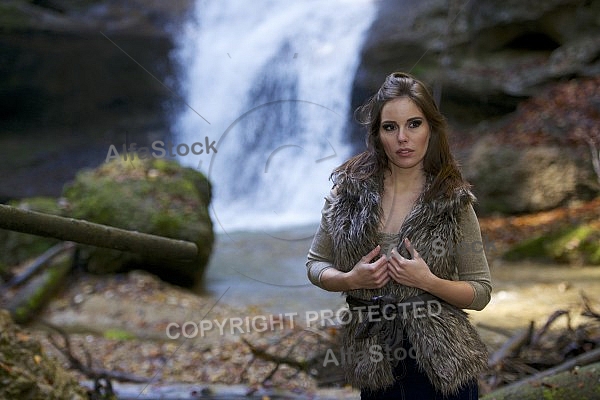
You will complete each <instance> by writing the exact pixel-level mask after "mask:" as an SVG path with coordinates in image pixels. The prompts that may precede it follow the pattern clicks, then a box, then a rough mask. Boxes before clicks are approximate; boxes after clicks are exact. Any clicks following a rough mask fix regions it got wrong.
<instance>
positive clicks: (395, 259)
mask: <svg viewBox="0 0 600 400" xmlns="http://www.w3.org/2000/svg"><path fill="white" fill-rule="evenodd" d="M404 245H405V246H406V248H407V249H408V252H409V253H410V255H411V256H412V259H411V260H409V259H407V258H404V257H402V255H400V253H398V250H397V249H395V248H394V249H393V250H392V252H391V257H390V258H389V259H388V269H389V275H390V277H391V278H392V279H393V280H394V281H396V282H397V283H399V284H401V285H405V286H412V287H416V288H419V289H423V290H426V288H428V287H429V286H430V283H431V282H432V280H433V279H434V278H435V275H434V274H433V273H432V272H431V270H430V269H429V266H428V265H427V263H426V262H425V260H423V258H422V257H421V256H420V255H419V253H418V252H417V250H416V249H415V248H414V247H413V245H412V243H410V240H408V238H406V239H404Z"/></svg>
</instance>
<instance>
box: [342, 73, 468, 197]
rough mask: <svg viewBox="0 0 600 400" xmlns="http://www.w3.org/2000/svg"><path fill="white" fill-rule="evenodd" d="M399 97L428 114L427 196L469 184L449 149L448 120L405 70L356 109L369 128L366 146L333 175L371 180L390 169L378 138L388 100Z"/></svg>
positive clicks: (387, 80)
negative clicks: (428, 184)
mask: <svg viewBox="0 0 600 400" xmlns="http://www.w3.org/2000/svg"><path fill="white" fill-rule="evenodd" d="M399 97H405V98H408V99H410V100H412V101H413V102H414V103H415V104H416V105H417V106H418V107H419V109H420V110H421V112H422V113H423V115H424V116H425V119H426V120H427V122H428V123H429V127H430V129H431V134H430V135H429V145H428V148H427V152H426V153H425V158H424V160H423V168H424V171H425V174H426V175H429V176H431V177H433V182H432V184H431V186H430V188H429V190H428V192H427V193H425V197H426V199H431V198H433V197H435V196H436V195H437V194H440V193H444V194H450V193H451V192H453V191H454V190H456V189H458V188H468V187H469V184H468V183H467V182H466V181H465V180H464V179H463V177H462V174H461V173H460V170H459V168H458V164H457V163H456V160H455V159H454V157H453V155H452V153H451V152H450V145H449V144H448V134H447V125H446V119H445V118H444V116H443V115H442V114H441V113H440V111H439V109H438V107H437V105H436V104H435V101H434V100H433V97H432V96H431V93H430V92H429V90H428V89H427V87H426V86H425V85H424V84H423V83H422V82H421V81H419V80H417V79H415V78H414V77H412V76H411V75H409V74H406V73H402V72H394V73H392V74H390V75H388V76H387V77H386V79H385V82H384V83H383V85H381V87H380V88H379V90H378V91H377V93H375V95H373V96H372V97H370V98H369V99H368V100H367V101H366V102H365V103H364V104H363V105H362V106H360V107H359V108H357V109H356V111H355V113H354V116H355V118H356V119H357V121H358V122H359V123H360V124H361V125H363V126H365V127H366V129H367V149H366V151H364V152H362V153H360V154H358V155H356V156H354V157H352V158H351V159H349V160H348V161H346V162H345V163H344V164H342V165H340V166H339V167H338V168H336V169H335V170H334V172H333V174H332V176H334V177H335V176H337V175H339V174H340V173H344V174H346V175H348V176H351V177H353V178H356V179H369V178H373V177H375V176H380V175H381V174H382V173H383V171H384V170H385V169H388V168H389V165H388V158H387V155H386V154H385V151H384V149H383V144H382V143H381V138H380V137H379V128H380V125H381V110H382V109H383V106H384V105H385V104H386V103H387V102H389V101H390V100H393V99H397V98H399Z"/></svg>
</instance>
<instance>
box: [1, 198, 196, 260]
mask: <svg viewBox="0 0 600 400" xmlns="http://www.w3.org/2000/svg"><path fill="white" fill-rule="evenodd" d="M0 228H3V229H8V230H12V231H18V232H23V233H30V234H33V235H38V236H47V237H54V238H57V239H61V240H65V241H72V242H77V243H83V244H89V245H92V246H97V247H106V248H110V249H116V250H121V251H129V252H132V253H137V254H142V255H144V256H146V257H149V258H158V259H165V258H167V259H176V260H190V261H193V260H195V259H196V257H197V254H198V248H197V247H196V244H194V243H191V242H187V241H184V240H175V239H168V238H165V237H162V236H155V235H149V234H146V233H140V232H132V231H127V230H125V229H119V228H114V227H111V226H106V225H100V224H95V223H92V222H88V221H83V220H77V219H73V218H64V217H59V216H56V215H49V214H44V213H39V212H35V211H28V210H22V209H20V208H16V207H10V206H6V205H0Z"/></svg>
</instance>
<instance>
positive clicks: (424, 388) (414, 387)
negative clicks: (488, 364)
mask: <svg viewBox="0 0 600 400" xmlns="http://www.w3.org/2000/svg"><path fill="white" fill-rule="evenodd" d="M402 342H403V343H402V345H403V347H404V348H405V349H406V350H407V351H408V349H410V347H411V344H410V342H409V341H408V338H407V337H404V340H403V341H402ZM394 375H395V377H396V380H395V382H394V385H393V386H390V387H388V388H386V389H384V390H376V391H370V390H366V389H363V390H362V391H361V393H360V398H361V400H385V399H393V400H477V399H478V398H479V389H478V386H477V381H476V380H473V382H471V383H470V384H469V385H466V386H464V387H462V388H461V389H460V391H459V392H458V393H457V394H455V395H449V396H444V395H443V394H442V393H440V392H438V391H436V390H435V387H433V385H432V384H431V382H430V381H429V378H428V377H427V375H426V374H425V372H422V371H419V366H418V365H417V362H416V360H415V359H414V358H412V357H405V358H403V359H402V360H401V361H400V362H398V365H397V366H396V368H395V369H394Z"/></svg>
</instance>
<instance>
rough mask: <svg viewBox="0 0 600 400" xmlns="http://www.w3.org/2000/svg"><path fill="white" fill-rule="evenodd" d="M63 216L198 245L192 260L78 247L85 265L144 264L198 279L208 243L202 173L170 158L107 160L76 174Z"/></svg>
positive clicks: (207, 193) (165, 274) (186, 280)
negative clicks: (164, 258) (66, 214)
mask: <svg viewBox="0 0 600 400" xmlns="http://www.w3.org/2000/svg"><path fill="white" fill-rule="evenodd" d="M63 194H64V198H65V200H66V202H67V204H68V205H67V210H68V211H67V212H68V215H69V216H71V217H73V218H79V219H84V220H87V221H91V222H96V223H99V224H105V225H109V226H114V227H117V228H122V229H127V230H132V231H139V232H144V233H149V234H154V235H159V236H164V237H168V238H173V239H180V240H187V241H190V242H193V243H195V244H196V246H197V247H198V255H197V257H196V259H195V260H193V261H192V262H189V261H179V260H153V259H148V258H145V257H143V256H141V255H139V254H132V253H124V252H120V251H117V250H110V249H101V248H96V247H91V246H82V251H81V253H80V254H81V256H82V257H83V258H84V259H85V260H86V265H87V268H88V270H90V271H92V272H97V273H111V272H117V271H123V270H128V269H134V268H135V269H144V270H147V271H150V272H152V273H155V274H156V275H158V276H159V277H160V278H162V279H164V280H166V281H169V282H172V283H175V284H178V285H182V286H188V287H189V286H194V285H195V284H198V283H200V282H201V279H202V276H203V273H204V269H205V267H206V265H207V263H208V260H209V257H210V254H211V251H212V246H213V242H214V234H213V225H212V221H211V219H210V216H209V212H208V207H209V204H210V200H211V186H210V183H209V181H208V180H207V179H206V177H205V176H204V175H203V174H202V173H200V172H198V171H196V170H194V169H192V168H187V167H182V166H180V165H179V164H177V163H175V162H173V161H167V160H162V159H152V160H139V159H136V160H135V161H133V162H132V161H127V162H126V161H123V160H121V159H119V160H113V161H112V162H109V163H106V164H103V165H101V166H100V167H98V168H97V169H95V170H90V171H83V172H80V173H79V174H77V176H76V178H75V180H74V181H73V182H72V183H71V184H69V185H67V186H66V188H65V190H64V193H63Z"/></svg>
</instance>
